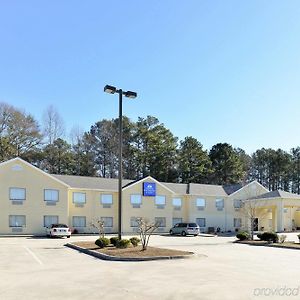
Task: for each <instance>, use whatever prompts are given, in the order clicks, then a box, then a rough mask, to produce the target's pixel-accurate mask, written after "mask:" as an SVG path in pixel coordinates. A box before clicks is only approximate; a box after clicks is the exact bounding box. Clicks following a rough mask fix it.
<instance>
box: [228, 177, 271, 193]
mask: <svg viewBox="0 0 300 300" xmlns="http://www.w3.org/2000/svg"><path fill="white" fill-rule="evenodd" d="M254 183H255V184H257V185H258V186H260V187H262V188H264V189H265V191H266V192H270V191H269V190H268V189H267V188H265V187H264V186H263V185H261V184H260V183H259V182H258V181H256V180H253V181H251V182H249V183H248V184H246V185H244V186H243V187H241V188H240V189H238V190H237V191H235V192H233V193H232V194H229V195H228V197H231V196H232V195H234V194H236V193H238V192H240V191H241V190H243V189H244V188H246V187H249V186H250V185H251V184H254ZM258 196H259V195H258Z"/></svg>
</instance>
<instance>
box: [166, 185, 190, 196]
mask: <svg viewBox="0 0 300 300" xmlns="http://www.w3.org/2000/svg"><path fill="white" fill-rule="evenodd" d="M161 184H162V185H164V186H166V187H167V188H169V189H170V190H172V191H173V192H174V193H175V194H180V195H185V194H187V193H188V185H187V184H186V183H171V182H161Z"/></svg>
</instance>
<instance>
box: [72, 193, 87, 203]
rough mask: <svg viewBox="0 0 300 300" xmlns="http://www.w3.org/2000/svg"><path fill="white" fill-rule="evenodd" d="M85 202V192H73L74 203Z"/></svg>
mask: <svg viewBox="0 0 300 300" xmlns="http://www.w3.org/2000/svg"><path fill="white" fill-rule="evenodd" d="M85 202H86V201H85V193H77V192H76V193H75V192H74V193H73V203H78V204H83V203H85Z"/></svg>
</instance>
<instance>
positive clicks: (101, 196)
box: [100, 194, 114, 205]
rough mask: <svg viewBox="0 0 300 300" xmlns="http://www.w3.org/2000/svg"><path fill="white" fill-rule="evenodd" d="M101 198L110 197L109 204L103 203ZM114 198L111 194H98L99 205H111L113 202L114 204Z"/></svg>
mask: <svg viewBox="0 0 300 300" xmlns="http://www.w3.org/2000/svg"><path fill="white" fill-rule="evenodd" d="M103 196H111V202H109V203H108V202H106V203H105V202H103ZM113 199H114V197H113V194H100V203H101V204H102V205H113V202H114V200H113Z"/></svg>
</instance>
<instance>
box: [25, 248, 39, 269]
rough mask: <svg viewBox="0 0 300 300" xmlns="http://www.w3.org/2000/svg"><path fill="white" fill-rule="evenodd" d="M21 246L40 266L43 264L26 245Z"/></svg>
mask: <svg viewBox="0 0 300 300" xmlns="http://www.w3.org/2000/svg"><path fill="white" fill-rule="evenodd" d="M23 248H24V249H25V250H26V251H27V252H28V253H29V254H30V255H31V256H32V257H33V258H34V259H35V261H36V262H37V263H39V264H40V265H41V266H42V265H44V264H43V262H42V261H41V260H40V259H39V258H38V257H37V256H36V255H35V254H34V253H33V252H32V251H31V250H30V249H29V248H28V247H26V246H23Z"/></svg>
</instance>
